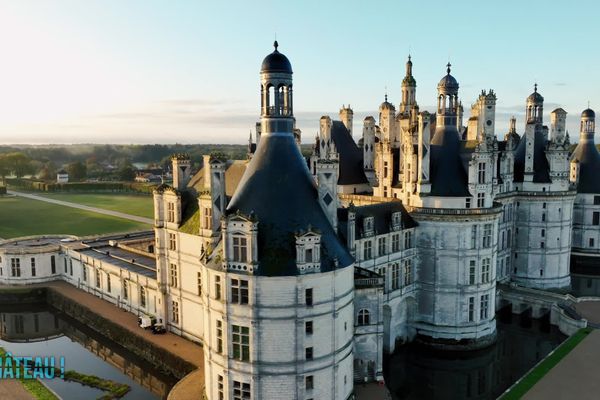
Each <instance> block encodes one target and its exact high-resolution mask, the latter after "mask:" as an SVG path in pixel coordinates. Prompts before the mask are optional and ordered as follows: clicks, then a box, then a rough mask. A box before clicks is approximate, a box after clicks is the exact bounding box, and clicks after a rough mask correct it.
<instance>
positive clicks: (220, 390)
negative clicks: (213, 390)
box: [217, 375, 225, 400]
mask: <svg viewBox="0 0 600 400" xmlns="http://www.w3.org/2000/svg"><path fill="white" fill-rule="evenodd" d="M217 392H218V393H219V400H225V391H224V389H223V376H222V375H218V377H217Z"/></svg>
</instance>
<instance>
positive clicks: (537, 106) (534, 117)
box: [527, 83, 544, 124]
mask: <svg viewBox="0 0 600 400" xmlns="http://www.w3.org/2000/svg"><path fill="white" fill-rule="evenodd" d="M537 86H538V85H537V83H536V84H535V85H534V86H533V93H531V94H530V95H529V97H527V123H528V124H531V123H537V124H541V123H542V117H543V112H544V98H543V97H542V95H541V94H539V93H538V91H537Z"/></svg>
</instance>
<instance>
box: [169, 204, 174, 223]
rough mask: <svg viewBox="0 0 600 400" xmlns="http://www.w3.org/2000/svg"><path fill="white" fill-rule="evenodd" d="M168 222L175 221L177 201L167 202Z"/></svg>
mask: <svg viewBox="0 0 600 400" xmlns="http://www.w3.org/2000/svg"><path fill="white" fill-rule="evenodd" d="M167 222H175V203H173V202H168V203H167Z"/></svg>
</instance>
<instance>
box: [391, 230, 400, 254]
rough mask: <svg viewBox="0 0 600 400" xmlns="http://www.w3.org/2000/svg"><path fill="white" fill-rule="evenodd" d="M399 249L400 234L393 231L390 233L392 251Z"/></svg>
mask: <svg viewBox="0 0 600 400" xmlns="http://www.w3.org/2000/svg"><path fill="white" fill-rule="evenodd" d="M398 251H400V234H399V233H395V234H393V235H392V253H396V252H398Z"/></svg>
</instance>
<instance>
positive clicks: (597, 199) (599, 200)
mask: <svg viewBox="0 0 600 400" xmlns="http://www.w3.org/2000/svg"><path fill="white" fill-rule="evenodd" d="M594 205H596V206H597V205H600V196H594Z"/></svg>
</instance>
